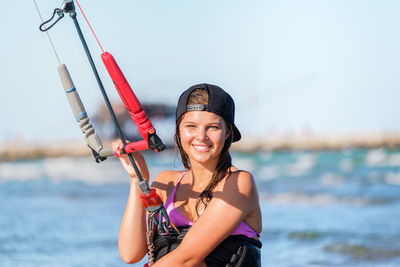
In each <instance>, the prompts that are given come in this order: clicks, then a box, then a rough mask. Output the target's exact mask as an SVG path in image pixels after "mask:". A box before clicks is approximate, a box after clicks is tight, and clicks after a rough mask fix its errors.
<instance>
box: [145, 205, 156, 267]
mask: <svg viewBox="0 0 400 267" xmlns="http://www.w3.org/2000/svg"><path fill="white" fill-rule="evenodd" d="M154 215H155V213H149V214H148V215H147V216H146V229H147V230H146V241H147V249H148V251H147V254H148V255H149V262H148V263H147V266H151V265H153V264H154V261H155V257H154V249H155V245H154V242H153V238H154V232H155V231H156V227H155V223H154Z"/></svg>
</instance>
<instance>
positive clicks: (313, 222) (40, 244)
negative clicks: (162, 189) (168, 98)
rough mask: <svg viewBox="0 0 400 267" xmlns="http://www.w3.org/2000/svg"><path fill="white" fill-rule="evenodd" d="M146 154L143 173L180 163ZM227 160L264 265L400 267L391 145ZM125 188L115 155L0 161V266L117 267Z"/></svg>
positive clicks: (397, 162)
mask: <svg viewBox="0 0 400 267" xmlns="http://www.w3.org/2000/svg"><path fill="white" fill-rule="evenodd" d="M145 157H146V159H147V161H148V165H149V166H150V173H151V175H155V174H156V173H157V172H159V171H161V170H163V169H167V168H169V169H181V166H180V163H179V159H178V157H176V155H175V153H174V152H172V151H166V152H162V153H146V154H145ZM233 162H234V164H235V165H236V166H237V167H238V168H240V169H245V170H249V171H251V172H252V173H253V175H254V177H255V180H256V183H257V186H258V191H259V194H260V202H261V206H262V212H263V232H262V234H261V240H262V242H263V248H262V264H263V266H400V150H389V149H374V150H366V149H355V150H343V151H312V152H311V151H282V152H257V153H233ZM128 190H129V178H128V177H127V175H126V174H125V172H124V171H123V169H122V167H121V166H120V164H119V162H118V161H117V160H115V159H108V160H106V161H105V162H103V163H100V164H97V163H95V162H94V160H93V159H91V158H46V159H41V160H35V161H20V162H0V202H1V205H0V266H126V264H125V263H123V262H122V260H121V259H120V258H119V255H118V248H117V237H118V228H119V223H120V220H121V217H122V213H123V209H124V206H125V202H126V199H127V196H128ZM144 262H145V260H143V261H142V262H141V263H139V264H136V265H133V266H143V263H144Z"/></svg>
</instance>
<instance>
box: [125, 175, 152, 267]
mask: <svg viewBox="0 0 400 267" xmlns="http://www.w3.org/2000/svg"><path fill="white" fill-rule="evenodd" d="M140 193H141V191H140V189H139V187H138V185H137V182H136V179H134V178H132V179H131V185H130V191H129V197H128V201H127V204H126V208H125V211H124V215H123V217H122V221H121V226H120V230H119V237H118V248H119V254H120V256H121V258H122V260H124V261H125V262H126V263H134V262H138V261H140V260H141V259H142V258H143V257H144V256H145V255H146V252H147V246H146V222H145V220H146V211H145V209H144V208H143V206H142V202H141V199H140V198H139V195H140Z"/></svg>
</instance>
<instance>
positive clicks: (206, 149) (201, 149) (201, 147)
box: [193, 145, 211, 152]
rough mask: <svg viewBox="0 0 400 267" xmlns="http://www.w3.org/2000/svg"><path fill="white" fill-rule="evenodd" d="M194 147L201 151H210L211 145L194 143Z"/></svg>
mask: <svg viewBox="0 0 400 267" xmlns="http://www.w3.org/2000/svg"><path fill="white" fill-rule="evenodd" d="M193 147H194V149H196V151H199V152H205V151H209V150H210V147H211V146H208V145H193Z"/></svg>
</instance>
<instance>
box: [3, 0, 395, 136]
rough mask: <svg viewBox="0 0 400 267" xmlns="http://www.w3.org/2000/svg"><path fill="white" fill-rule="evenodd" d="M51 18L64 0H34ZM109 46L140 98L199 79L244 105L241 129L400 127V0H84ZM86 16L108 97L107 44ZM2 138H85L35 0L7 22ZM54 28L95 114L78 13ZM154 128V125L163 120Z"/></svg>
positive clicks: (169, 99)
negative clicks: (75, 19) (104, 56)
mask: <svg viewBox="0 0 400 267" xmlns="http://www.w3.org/2000/svg"><path fill="white" fill-rule="evenodd" d="M37 3H38V5H39V8H40V11H41V12H42V15H43V16H44V17H45V18H48V17H50V15H51V14H52V11H53V9H54V8H56V7H59V6H60V5H61V3H62V1H55V0H42V1H41V0H37ZM80 4H81V5H82V7H83V8H84V10H85V12H86V15H87V16H88V18H89V21H90V22H91V24H92V26H93V27H94V29H95V32H96V34H97V35H98V37H99V39H100V42H101V43H102V45H103V47H104V49H105V50H107V51H109V52H111V53H112V54H113V55H114V57H115V58H116V60H117V62H118V63H119V65H120V67H121V69H122V70H123V72H124V74H125V75H126V77H127V79H128V81H129V82H130V83H131V86H132V87H133V88H134V90H135V92H136V94H137V96H138V97H139V99H140V100H141V101H143V102H152V101H154V102H164V103H168V104H172V105H175V103H176V101H177V98H178V97H179V95H180V93H181V92H182V91H183V90H184V89H186V88H187V87H189V86H191V85H193V84H196V83H201V82H209V83H214V84H217V85H220V86H221V87H222V88H224V89H226V90H227V91H228V92H229V93H230V94H231V95H232V96H233V97H234V99H235V102H236V109H237V114H236V120H237V125H238V127H239V129H240V130H241V131H242V133H244V134H248V135H259V136H262V135H263V134H265V133H268V132H270V131H272V130H275V131H278V132H288V131H290V132H299V131H301V130H302V129H304V128H306V127H308V128H310V129H311V130H312V131H314V132H316V133H325V132H344V133H346V132H363V131H381V130H399V129H400V116H399V115H398V114H399V111H400V107H399V105H398V103H397V102H398V99H399V95H400V93H399V88H400V75H399V73H400V63H399V62H400V52H399V47H400V35H399V28H400V17H399V16H398V11H399V10H400V2H399V1H396V0H391V1H389V0H380V1H378V0H376V1H371V0H369V1H368V0H308V1H300V0H286V1H277V0H276V1H272V0H271V1H261V0H256V1H235V0H233V1H228V0H218V1H216V0H206V1H188V0H185V1H184V0H180V1H166V0H164V1H162V0H157V1H129V0H124V1H113V2H111V1H104V0H102V1H85V0H81V1H80ZM78 20H79V22H80V24H81V27H82V29H83V31H84V33H85V37H86V39H87V42H88V44H89V46H90V49H91V52H92V55H93V57H94V58H95V61H96V63H97V66H98V69H99V72H100V75H101V76H102V79H103V83H104V85H105V87H106V90H107V92H108V93H109V95H110V98H111V99H117V95H116V92H115V89H114V88H113V85H112V83H111V81H110V79H109V77H108V76H107V75H106V73H105V69H104V67H103V66H102V63H101V62H100V52H101V51H100V49H99V48H98V46H97V44H96V43H95V40H94V38H93V37H92V36H91V34H90V33H89V31H88V27H87V25H86V24H85V23H84V20H83V18H82V16H81V14H80V13H79V12H78ZM0 22H1V25H3V26H2V27H1V29H0V31H1V32H0V33H1V36H2V41H1V42H0V48H1V51H2V64H0V73H1V77H2V80H1V81H2V87H1V93H2V97H1V98H0V119H1V122H2V125H1V128H0V140H12V139H13V138H15V137H16V136H19V137H22V138H23V139H25V140H33V141H35V140H37V141H43V140H54V139H58V138H62V139H79V138H81V133H80V130H79V129H78V127H77V125H76V122H75V121H74V119H73V116H72V113H71V111H70V109H69V105H68V103H67V100H66V98H65V94H64V91H63V88H62V85H61V82H60V80H59V77H58V73H57V66H58V62H57V60H56V57H55V56H54V54H53V52H52V50H51V46H50V44H49V42H48V40H47V36H46V35H45V34H43V33H41V32H40V31H39V30H38V26H39V24H40V19H39V16H38V14H37V12H36V10H35V7H34V4H33V2H32V1H25V2H24V5H21V3H20V2H19V1H10V2H8V3H7V4H6V5H5V8H4V9H3V15H2V16H1V18H0ZM50 35H51V37H52V39H53V42H54V44H55V46H56V49H57V52H58V54H59V56H60V59H61V62H62V63H65V64H66V65H67V67H68V69H69V71H70V73H71V76H72V78H73V80H74V83H75V85H76V87H77V89H78V91H79V93H80V95H81V98H82V100H83V102H84V104H85V107H86V109H87V111H88V114H89V116H90V114H94V113H95V112H96V108H97V106H98V105H99V103H101V102H102V98H101V95H100V92H99V90H98V88H97V84H96V82H95V79H94V76H93V74H92V73H91V70H90V67H89V64H88V62H87V59H86V56H85V54H84V51H83V49H82V47H81V44H80V42H79V39H78V36H77V34H76V32H75V28H74V25H73V22H72V20H71V19H70V18H69V17H68V16H65V17H64V18H63V19H62V20H61V21H60V22H59V23H58V24H57V25H56V26H55V27H54V28H53V29H51V30H50ZM156 127H157V125H156Z"/></svg>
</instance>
